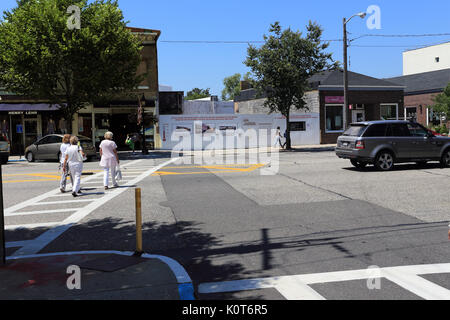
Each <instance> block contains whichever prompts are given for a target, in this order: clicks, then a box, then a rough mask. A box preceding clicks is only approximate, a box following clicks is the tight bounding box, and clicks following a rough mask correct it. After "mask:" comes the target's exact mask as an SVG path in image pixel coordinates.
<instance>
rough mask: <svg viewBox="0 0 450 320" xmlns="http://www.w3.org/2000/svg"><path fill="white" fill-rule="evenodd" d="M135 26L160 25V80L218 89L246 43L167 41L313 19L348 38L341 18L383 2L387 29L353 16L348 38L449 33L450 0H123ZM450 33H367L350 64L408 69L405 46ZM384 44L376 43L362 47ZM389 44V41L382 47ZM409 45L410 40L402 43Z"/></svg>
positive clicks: (298, 26)
mask: <svg viewBox="0 0 450 320" xmlns="http://www.w3.org/2000/svg"><path fill="white" fill-rule="evenodd" d="M119 5H120V7H121V9H122V10H123V12H124V15H125V19H126V20H127V21H129V25H130V26H134V27H142V28H149V29H158V30H161V32H162V34H161V37H160V42H159V43H158V59H159V82H160V84H165V85H170V86H172V87H173V89H174V90H180V91H185V92H186V91H188V90H190V89H192V88H194V87H199V88H211V92H212V93H213V94H216V95H219V96H220V93H221V90H222V88H223V83H222V81H223V79H224V78H225V77H227V76H230V75H232V74H234V73H241V74H244V73H245V72H247V71H249V70H248V69H247V67H246V66H245V65H244V64H243V61H244V60H245V57H246V52H247V45H246V44H186V43H166V42H163V41H169V40H170V41H173V40H211V41H215V40H223V41H261V40H262V37H263V34H265V33H266V34H267V33H268V29H269V26H270V24H271V23H273V22H275V21H280V23H281V26H282V27H283V28H285V27H290V28H291V29H294V30H300V31H304V30H305V26H306V25H307V24H308V21H309V20H313V21H316V22H317V23H319V24H320V25H321V26H322V28H323V29H324V36H323V39H327V40H328V39H342V33H343V31H342V19H343V18H344V17H347V18H348V17H350V16H351V15H353V14H355V13H357V12H361V11H366V10H367V8H368V7H369V6H370V5H377V6H378V7H380V9H381V29H380V30H370V29H369V28H368V27H367V25H366V20H361V19H359V18H354V19H353V20H352V21H351V22H349V25H348V31H349V32H350V33H351V34H350V35H349V38H353V37H356V36H358V35H361V34H372V35H382V34H383V35H384V34H388V35H391V34H436V33H450V19H449V17H448V13H449V12H450V1H448V0H428V1H423V0H420V1H418V0H409V1H407V0H395V1H393V0H390V1H385V0H369V1H366V0H345V1H332V0H321V1H303V0H297V1H295V0H279V1H273V0H272V1H266V0H245V1H242V0H241V1H237V0H227V1H217V0H208V1H207V0H190V1H187V0H177V1H170V0H167V1H149V0H119ZM13 6H15V0H1V4H0V9H1V10H2V11H3V10H5V9H10V8H12V7H13ZM446 41H450V36H440V37H418V38H385V37H365V38H362V39H359V40H357V41H354V42H353V43H352V44H353V45H354V46H352V47H350V49H349V55H350V64H351V65H350V70H352V71H355V72H359V73H363V74H366V75H369V76H373V77H379V78H383V77H391V76H398V75H401V74H402V52H403V51H404V50H406V49H408V48H415V47H417V46H418V45H428V44H436V43H440V42H446ZM356 45H358V46H377V47H356ZM378 46H390V47H378ZM397 46H404V47H397ZM328 51H330V52H332V53H333V57H334V59H335V60H339V61H342V42H331V45H330V47H329V49H328Z"/></svg>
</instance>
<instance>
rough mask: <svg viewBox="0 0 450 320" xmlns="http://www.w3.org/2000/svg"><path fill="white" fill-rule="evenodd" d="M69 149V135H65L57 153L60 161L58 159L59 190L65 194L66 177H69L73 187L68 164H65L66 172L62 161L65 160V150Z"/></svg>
mask: <svg viewBox="0 0 450 320" xmlns="http://www.w3.org/2000/svg"><path fill="white" fill-rule="evenodd" d="M68 147H70V134H65V135H64V137H63V139H62V144H61V147H60V149H59V153H60V159H59V163H60V164H59V168H60V169H62V170H61V172H62V173H61V180H60V182H59V190H61V192H62V193H64V192H66V184H67V177H68V176H70V181H71V182H72V186H73V178H72V175H71V174H70V170H69V168H68V166H69V164H68V163H66V168H65V169H66V170H64V161H65V159H66V151H67V148H68Z"/></svg>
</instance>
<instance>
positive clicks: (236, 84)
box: [222, 72, 252, 100]
mask: <svg viewBox="0 0 450 320" xmlns="http://www.w3.org/2000/svg"><path fill="white" fill-rule="evenodd" d="M241 81H248V82H250V83H252V80H251V79H250V72H247V73H246V74H244V76H242V75H241V74H240V73H235V74H234V75H232V76H229V77H226V78H225V79H223V85H224V88H223V90H222V100H233V99H234V97H236V96H237V95H239V94H240V93H241V86H240V83H241Z"/></svg>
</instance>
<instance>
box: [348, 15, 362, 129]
mask: <svg viewBox="0 0 450 320" xmlns="http://www.w3.org/2000/svg"><path fill="white" fill-rule="evenodd" d="M366 15H367V14H366V13H365V12H360V13H357V14H354V15H353V16H351V17H350V19H348V20H347V19H346V18H344V23H343V25H344V114H343V115H342V116H343V122H342V125H343V128H344V130H345V129H346V128H347V110H348V70H347V48H348V44H347V23H348V22H349V21H350V20H352V19H353V18H354V17H360V18H361V19H364V18H365V17H366Z"/></svg>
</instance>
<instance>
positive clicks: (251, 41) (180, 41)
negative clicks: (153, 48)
mask: <svg viewBox="0 0 450 320" xmlns="http://www.w3.org/2000/svg"><path fill="white" fill-rule="evenodd" d="M333 41H342V39H332V40H322V41H321V42H333ZM158 42H164V43H187V44H250V43H265V41H258V40H250V41H240V40H230V41H225V40H159V41H158Z"/></svg>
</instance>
